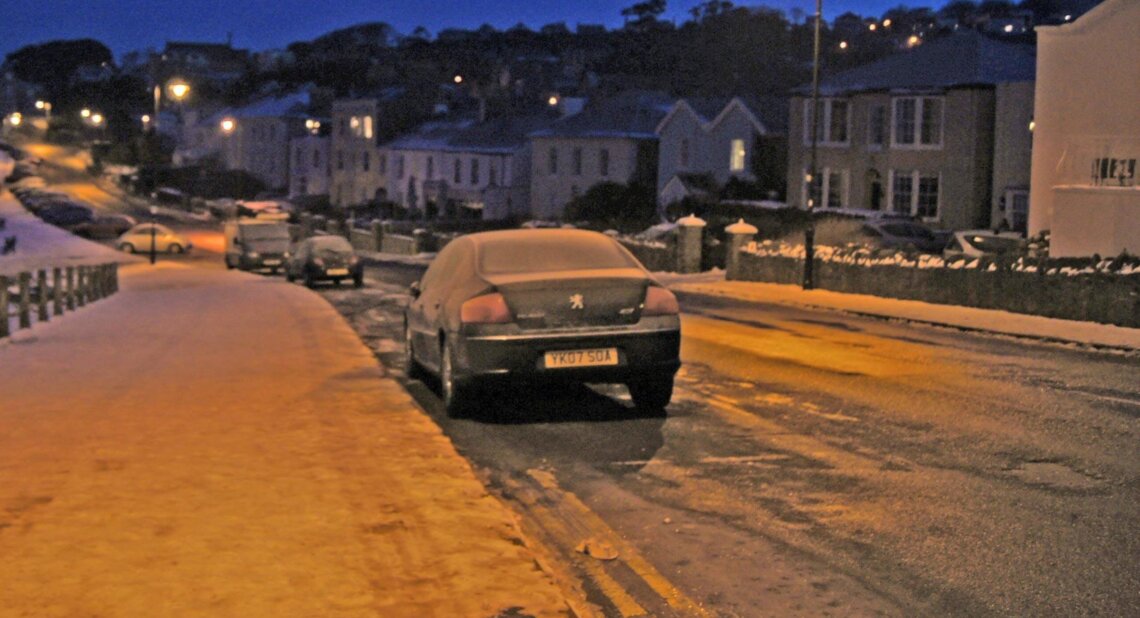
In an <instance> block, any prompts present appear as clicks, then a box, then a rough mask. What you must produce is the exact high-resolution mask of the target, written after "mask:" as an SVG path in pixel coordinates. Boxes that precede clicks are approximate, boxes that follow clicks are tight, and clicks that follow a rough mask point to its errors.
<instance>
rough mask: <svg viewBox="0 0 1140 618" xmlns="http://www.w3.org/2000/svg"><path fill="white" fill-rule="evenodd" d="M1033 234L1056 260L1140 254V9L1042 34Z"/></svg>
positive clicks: (1127, 1) (1094, 13)
mask: <svg viewBox="0 0 1140 618" xmlns="http://www.w3.org/2000/svg"><path fill="white" fill-rule="evenodd" d="M1037 46H1038V51H1037V88H1036V96H1035V101H1036V102H1035V106H1034V118H1033V121H1034V133H1033V159H1032V173H1031V185H1030V188H1031V191H1030V204H1029V233H1030V234H1035V233H1037V232H1040V231H1042V230H1050V231H1051V232H1052V240H1051V243H1050V249H1049V252H1050V255H1052V256H1055V257H1070V256H1085V255H1091V254H1094V253H1097V254H1100V255H1117V254H1119V253H1120V252H1122V251H1128V252H1130V253H1133V254H1135V253H1140V185H1138V183H1137V182H1136V161H1137V159H1140V62H1137V57H1136V56H1137V52H1140V2H1137V1H1136V0H1105V2H1104V3H1102V4H1100V5H1099V6H1097V7H1096V8H1094V9H1092V10H1090V11H1089V12H1088V13H1085V14H1084V15H1083V16H1081V17H1080V18H1078V19H1077V20H1076V21H1074V22H1072V23H1068V24H1064V25H1060V26H1042V27H1039V28H1038V29H1037Z"/></svg>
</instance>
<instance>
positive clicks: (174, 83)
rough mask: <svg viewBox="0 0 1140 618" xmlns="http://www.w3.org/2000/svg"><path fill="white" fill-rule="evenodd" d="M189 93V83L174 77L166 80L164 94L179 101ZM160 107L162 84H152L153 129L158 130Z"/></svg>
mask: <svg viewBox="0 0 1140 618" xmlns="http://www.w3.org/2000/svg"><path fill="white" fill-rule="evenodd" d="M188 94H190V84H187V83H186V82H185V81H183V80H182V79H181V78H178V77H175V78H174V79H171V80H170V81H168V82H166V95H167V96H169V97H172V98H173V99H174V100H175V101H178V102H181V101H182V99H185V98H186V96H187V95H188ZM161 107H162V86H161V85H160V84H155V86H154V130H155V131H157V130H158V114H159V111H160V108H161Z"/></svg>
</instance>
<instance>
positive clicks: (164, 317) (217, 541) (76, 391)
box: [0, 194, 588, 618]
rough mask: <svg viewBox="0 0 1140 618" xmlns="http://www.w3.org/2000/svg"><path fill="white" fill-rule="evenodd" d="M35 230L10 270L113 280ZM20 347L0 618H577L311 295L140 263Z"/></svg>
mask: <svg viewBox="0 0 1140 618" xmlns="http://www.w3.org/2000/svg"><path fill="white" fill-rule="evenodd" d="M6 202H7V203H6ZM10 202H11V196H10V194H3V195H0V204H3V207H0V211H3V212H5V213H6V214H12V212H13V207H12V205H11V203H10ZM15 208H18V206H16V207H15ZM11 221H12V220H11V219H10V221H9V224H10V225H11ZM36 225H41V226H42V224H37V223H35V222H32V221H21V222H20V224H19V225H18V226H13V227H12V228H9V229H8V231H9V233H11V231H12V230H13V229H15V228H16V227H18V228H19V233H20V235H21V241H20V243H21V244H20V245H19V249H18V253H17V254H16V257H18V258H19V260H20V267H27V266H36V265H37V264H36V262H37V261H40V260H48V261H49V262H48V263H50V261H52V260H54V259H57V258H58V257H59V256H60V255H65V256H68V257H69V259H70V258H77V256H83V257H84V259H87V258H90V259H93V260H100V259H105V258H106V257H107V256H106V255H103V254H102V250H103V248H102V247H100V246H97V245H93V244H91V243H86V241H82V240H79V239H74V240H70V239H61V238H55V237H54V236H52V234H53V232H52V231H51V230H38V231H36V230H33V227H34V226H36ZM45 235H47V236H45ZM35 238H40V239H41V240H43V239H47V240H53V241H59V242H53V243H52V244H51V245H41V246H39V247H38V248H37V244H36V242H33V241H32V240H31V239H35ZM24 240H28V242H26V243H25V242H24ZM85 245H90V246H85ZM12 257H13V256H3V257H0V267H3V266H4V262H3V260H6V259H8V258H12ZM21 332H22V333H25V334H23V335H22V336H20V337H14V338H9V339H6V340H3V341H0V617H3V618H8V617H17V616H20V617H23V616H27V617H36V618H40V617H55V616H59V617H70V616H102V617H137V616H147V617H162V616H171V617H174V616H178V617H182V616H211V617H215V616H220V617H228V616H234V617H239V616H240V617H248V616H281V617H290V616H298V617H301V616H305V617H308V616H322V617H324V616H330V617H335V616H361V617H383V618H387V617H394V618H401V617H408V618H413V617H414V618H423V617H434V616H439V617H446V618H451V617H460V618H465V617H471V618H493V617H500V616H502V617H504V618H505V617H508V616H510V617H523V616H534V617H540V616H541V617H545V616H572V615H575V614H577V615H583V612H581V611H578V612H575V611H572V610H571V609H570V608H571V606H572V605H574V604H575V603H577V601H574V600H568V599H567V598H566V597H565V596H564V594H563V593H562V591H561V590H560V589H559V588H558V587H557V586H556V584H555V583H554V581H553V579H552V576H551V574H550V573H548V572H546V571H544V570H543V569H542V568H540V566H539V560H538V559H537V553H536V552H535V551H532V549H531V548H530V547H528V545H527V540H526V539H525V538H524V537H523V535H522V533H521V532H520V529H519V527H518V525H517V523H516V521H515V520H514V516H513V515H512V513H511V511H510V510H509V509H508V508H507V507H506V506H505V505H504V504H502V503H501V502H499V501H498V500H497V499H496V498H494V497H493V496H491V495H490V494H488V492H487V491H486V489H485V488H484V487H483V485H482V484H481V483H480V482H479V480H478V479H477V478H476V476H475V473H474V471H473V470H472V469H471V467H470V465H469V464H468V463H467V462H466V460H465V459H463V458H462V457H461V456H460V455H459V454H458V453H457V452H456V450H455V448H454V447H453V445H452V444H451V442H450V441H449V440H448V439H447V437H446V436H444V435H443V434H442V432H441V431H440V429H439V428H438V427H437V426H436V425H435V424H434V423H433V422H432V421H431V419H430V418H429V417H428V416H427V415H426V414H424V413H423V411H422V410H420V409H419V408H418V407H417V405H416V404H415V402H414V401H413V400H412V399H411V397H410V396H409V395H408V394H407V393H406V392H405V391H404V390H403V389H402V388H401V387H400V386H399V384H398V383H397V382H395V381H394V380H393V379H391V378H390V377H388V376H387V375H385V372H384V370H383V368H382V367H380V366H379V365H378V364H377V362H376V360H375V358H374V357H373V356H372V354H371V353H370V351H369V350H368V349H367V348H366V347H365V346H364V345H363V344H362V343H361V342H360V340H359V339H358V338H357V336H356V335H355V333H354V332H353V331H352V330H351V329H350V328H349V326H348V325H347V324H346V323H345V322H344V320H343V319H342V318H341V317H340V315H339V314H337V313H336V312H335V310H333V309H332V308H331V307H330V306H329V305H328V304H327V303H326V302H324V301H323V300H322V299H321V298H320V297H319V296H317V295H314V294H312V293H311V292H309V291H308V290H306V289H304V288H303V287H300V286H296V285H289V284H286V283H284V282H283V281H281V280H279V279H269V278H265V277H258V276H255V275H249V274H244V273H234V272H228V271H225V270H223V269H220V268H219V269H216V270H214V269H203V268H196V267H190V266H188V265H186V264H184V263H180V262H179V261H178V260H174V259H164V260H163V261H160V262H159V264H158V265H156V266H151V265H149V264H146V263H137V262H136V263H131V264H126V265H122V266H121V267H120V291H119V292H118V293H116V294H114V295H112V296H110V297H108V298H106V299H103V300H100V301H98V302H95V303H91V304H89V305H87V306H86V307H84V308H82V309H80V310H78V311H76V312H73V313H69V314H67V315H65V316H62V317H59V318H57V319H54V320H51V321H49V322H47V323H39V324H35V325H33V327H32V328H31V329H30V332H29V331H21ZM587 615H588V614H587Z"/></svg>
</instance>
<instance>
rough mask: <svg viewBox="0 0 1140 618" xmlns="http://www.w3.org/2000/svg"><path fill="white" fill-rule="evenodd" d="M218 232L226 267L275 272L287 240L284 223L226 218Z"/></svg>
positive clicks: (285, 224)
mask: <svg viewBox="0 0 1140 618" xmlns="http://www.w3.org/2000/svg"><path fill="white" fill-rule="evenodd" d="M222 236H223V238H224V240H225V243H226V255H225V258H224V259H225V262H226V268H237V269H239V270H269V272H271V273H272V274H275V275H276V274H277V271H278V270H280V269H281V268H282V267H283V266H284V264H285V254H286V253H287V252H288V251H289V243H290V241H291V237H290V233H289V224H288V223H285V222H284V221H273V220H264V219H253V218H245V217H243V218H238V219H230V220H228V221H226V222H225V224H224V225H223V227H222Z"/></svg>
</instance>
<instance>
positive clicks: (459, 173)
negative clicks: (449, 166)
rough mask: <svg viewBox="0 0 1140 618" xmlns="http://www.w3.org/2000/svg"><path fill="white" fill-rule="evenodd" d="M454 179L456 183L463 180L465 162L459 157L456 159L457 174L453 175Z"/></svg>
mask: <svg viewBox="0 0 1140 618" xmlns="http://www.w3.org/2000/svg"><path fill="white" fill-rule="evenodd" d="M452 180H453V181H454V182H455V184H460V183H462V182H463V163H462V162H461V161H460V160H459V159H456V160H455V175H454V176H453V177H452Z"/></svg>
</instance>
